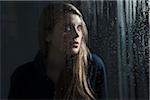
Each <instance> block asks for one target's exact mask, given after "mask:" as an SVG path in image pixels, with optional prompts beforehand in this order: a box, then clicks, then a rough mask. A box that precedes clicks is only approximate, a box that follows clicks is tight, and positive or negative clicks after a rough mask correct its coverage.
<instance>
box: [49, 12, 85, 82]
mask: <svg viewBox="0 0 150 100" xmlns="http://www.w3.org/2000/svg"><path fill="white" fill-rule="evenodd" d="M82 38H83V33H82V20H81V18H80V17H79V16H78V15H76V14H72V13H67V14H66V16H65V17H64V16H62V17H60V21H59V22H58V23H57V24H56V25H55V27H54V32H53V34H50V35H49V36H48V37H47V41H51V46H50V48H49V52H48V59H47V61H48V63H47V75H48V77H49V78H50V79H51V80H53V82H54V83H57V80H58V78H59V75H60V72H61V70H62V68H63V67H65V64H66V63H65V59H66V58H65V57H66V54H67V55H68V56H72V55H73V56H75V55H76V54H78V52H79V50H80V45H81V42H82Z"/></svg>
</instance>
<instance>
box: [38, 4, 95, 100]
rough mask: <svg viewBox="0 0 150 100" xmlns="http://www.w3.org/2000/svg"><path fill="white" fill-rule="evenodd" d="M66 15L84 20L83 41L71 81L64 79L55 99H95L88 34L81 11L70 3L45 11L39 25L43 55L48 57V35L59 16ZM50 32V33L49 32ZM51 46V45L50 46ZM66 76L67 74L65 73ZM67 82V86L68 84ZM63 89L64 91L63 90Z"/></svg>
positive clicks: (50, 7)
mask: <svg viewBox="0 0 150 100" xmlns="http://www.w3.org/2000/svg"><path fill="white" fill-rule="evenodd" d="M64 13H73V14H77V15H78V16H79V17H80V18H81V20H82V26H83V39H82V42H81V47H80V50H79V53H78V54H77V55H76V57H75V59H73V63H72V65H71V66H72V68H73V69H72V75H71V80H69V81H66V80H67V79H66V78H65V79H64V78H63V79H62V81H63V82H61V86H60V87H59V86H58V87H59V89H60V90H56V91H57V93H56V95H55V98H59V99H86V100H90V99H95V97H94V92H93V90H92V88H91V85H90V82H89V78H88V55H89V53H90V51H89V49H88V47H87V41H88V32H87V28H86V25H85V22H84V21H83V17H82V15H81V13H80V12H79V10H78V9H77V8H76V7H74V6H73V5H71V4H68V3H61V4H58V3H52V4H50V5H49V6H48V7H46V8H45V9H44V10H43V13H42V15H41V18H40V23H39V43H40V48H41V50H42V51H43V55H45V57H46V56H47V52H48V51H47V48H48V43H47V42H46V41H45V38H46V36H48V34H47V33H50V32H51V33H52V31H53V29H54V25H55V24H56V23H57V21H58V19H59V16H60V15H62V14H64ZM47 31H48V32H47ZM49 46H50V45H49ZM65 74H66V73H65ZM66 82H67V84H66ZM61 89H62V90H61Z"/></svg>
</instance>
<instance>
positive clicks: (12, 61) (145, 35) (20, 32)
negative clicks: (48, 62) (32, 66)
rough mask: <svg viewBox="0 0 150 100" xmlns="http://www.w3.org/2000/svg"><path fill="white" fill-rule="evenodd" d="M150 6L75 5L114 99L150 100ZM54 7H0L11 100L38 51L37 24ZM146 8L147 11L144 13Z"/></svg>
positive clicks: (4, 73) (4, 76)
mask: <svg viewBox="0 0 150 100" xmlns="http://www.w3.org/2000/svg"><path fill="white" fill-rule="evenodd" d="M147 2H148V1H147V0H129V1H128V0H124V2H123V1H93V2H92V1H84V2H80V1H78V2H72V3H73V4H74V5H75V6H77V7H78V9H80V11H81V12H82V14H83V16H84V19H85V21H86V23H87V27H88V31H89V48H90V50H91V51H92V52H94V53H96V54H97V55H99V56H101V58H102V59H103V61H104V63H105V66H106V70H107V78H108V98H109V99H118V100H122V99H125V100H126V99H142V100H143V99H148V94H149V91H148V88H149V82H148V80H149V71H148V70H149V60H148V59H149V44H148V39H149V29H148V28H149V26H148V23H149V22H148V16H149V15H148V11H149V10H148V9H146V8H148V3H147ZM48 3H50V2H44V1H43V2H42V1H36V2H34V1H25V2H21V1H18V2H14V1H12V2H8V1H7V2H2V1H1V2H0V6H1V22H0V23H1V78H0V79H1V80H0V81H1V98H6V97H7V95H8V90H9V82H10V76H11V74H12V73H13V71H14V69H15V68H16V67H18V66H19V65H22V64H24V63H26V62H28V61H31V60H33V59H34V57H35V55H36V53H37V52H38V39H37V38H38V36H37V33H38V29H37V26H38V20H39V16H40V13H41V11H42V8H43V7H45V6H46V5H48ZM144 7H145V8H144Z"/></svg>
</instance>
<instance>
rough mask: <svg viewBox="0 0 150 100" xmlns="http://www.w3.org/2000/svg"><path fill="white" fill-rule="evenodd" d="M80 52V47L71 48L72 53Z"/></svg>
mask: <svg viewBox="0 0 150 100" xmlns="http://www.w3.org/2000/svg"><path fill="white" fill-rule="evenodd" d="M78 52H79V49H78V48H72V50H71V55H77V54H78Z"/></svg>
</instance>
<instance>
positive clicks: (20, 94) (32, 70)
mask: <svg viewBox="0 0 150 100" xmlns="http://www.w3.org/2000/svg"><path fill="white" fill-rule="evenodd" d="M89 60H90V63H89V68H88V75H89V78H90V84H91V87H92V89H93V90H94V92H95V94H96V95H95V96H96V98H97V99H105V98H106V72H105V68H104V64H103V62H102V60H101V59H100V58H99V57H98V56H96V55H95V54H90V56H89ZM54 91H55V86H54V83H53V82H52V80H50V79H49V78H48V77H47V75H46V74H45V69H44V63H43V61H42V60H41V56H40V54H38V55H37V56H36V57H35V60H34V61H32V62H29V63H26V64H24V65H22V66H20V67H17V69H16V70H15V72H14V73H13V75H12V76H11V84H10V91H9V96H8V98H9V99H10V98H11V99H12V98H13V99H17V98H19V99H53V97H54Z"/></svg>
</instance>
